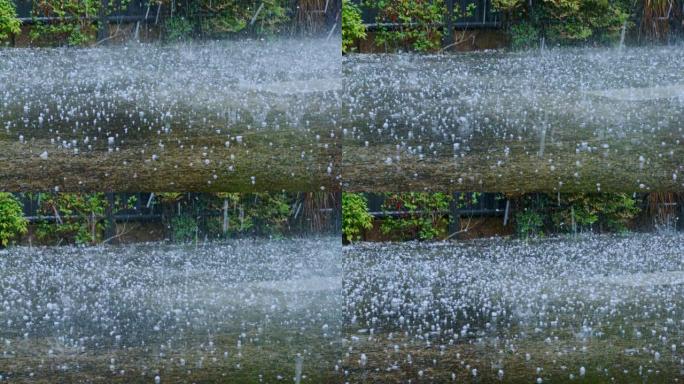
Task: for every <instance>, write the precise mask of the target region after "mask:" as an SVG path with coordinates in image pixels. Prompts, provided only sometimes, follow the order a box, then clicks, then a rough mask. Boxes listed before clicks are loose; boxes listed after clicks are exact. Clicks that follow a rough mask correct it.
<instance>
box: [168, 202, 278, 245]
mask: <svg viewBox="0 0 684 384" xmlns="http://www.w3.org/2000/svg"><path fill="white" fill-rule="evenodd" d="M157 195H158V196H159V197H160V199H159V200H160V202H161V204H162V209H163V210H164V217H165V219H164V221H165V222H166V223H167V225H168V228H169V229H170V230H171V233H170V238H172V239H173V240H174V241H179V242H184V241H190V240H194V239H195V238H196V237H202V238H205V237H206V238H221V237H224V236H231V237H241V236H250V235H253V236H276V237H279V236H281V235H282V234H283V233H284V232H285V231H286V230H287V225H288V219H289V217H290V213H291V201H290V195H288V194H285V193H282V194H279V193H254V194H245V193H216V194H191V193H187V194H181V193H159V194H157ZM224 209H225V210H226V211H225V213H226V218H227V222H226V223H224V222H223V215H211V214H208V213H211V212H212V211H213V212H215V213H218V212H223V211H224ZM224 224H226V228H225V229H226V232H225V233H224V232H223V229H224Z"/></svg>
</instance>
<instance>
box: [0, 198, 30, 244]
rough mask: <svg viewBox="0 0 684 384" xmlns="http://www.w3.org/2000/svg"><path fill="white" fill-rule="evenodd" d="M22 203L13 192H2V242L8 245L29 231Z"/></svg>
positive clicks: (0, 237)
mask: <svg viewBox="0 0 684 384" xmlns="http://www.w3.org/2000/svg"><path fill="white" fill-rule="evenodd" d="M27 226H28V221H27V220H26V218H25V217H24V210H23V209H22V205H21V203H20V202H19V200H17V199H16V198H15V197H14V196H13V195H12V194H11V193H6V192H1V193H0V244H1V245H2V246H3V247H6V246H8V245H9V244H10V242H11V241H12V240H13V239H16V238H17V237H19V236H21V235H23V234H24V233H26V231H27Z"/></svg>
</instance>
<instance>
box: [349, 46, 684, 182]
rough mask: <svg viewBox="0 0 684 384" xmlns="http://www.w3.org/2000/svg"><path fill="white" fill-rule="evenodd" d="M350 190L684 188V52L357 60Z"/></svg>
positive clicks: (352, 74) (352, 69)
mask: <svg viewBox="0 0 684 384" xmlns="http://www.w3.org/2000/svg"><path fill="white" fill-rule="evenodd" d="M342 71H343V77H344V87H343V88H344V92H343V101H342V104H343V106H342V110H343V116H344V122H343V172H342V174H343V185H344V187H345V190H347V189H348V190H354V191H370V190H372V191H392V192H396V191H399V190H405V191H409V190H411V191H417V190H425V189H427V190H445V189H452V190H456V189H457V190H484V191H505V192H518V191H521V192H522V191H556V190H561V191H566V192H588V191H598V190H600V191H621V192H625V191H648V190H658V191H673V190H682V189H683V188H684V174H683V172H684V128H683V126H682V124H681V121H682V120H684V76H682V73H684V47H682V46H668V47H655V48H630V49H625V50H622V51H619V50H617V49H616V50H610V49H560V48H558V49H551V50H546V51H543V52H540V51H531V52H522V53H519V52H476V53H467V54H457V55H412V54H388V55H349V56H345V57H344V58H343V64H342Z"/></svg>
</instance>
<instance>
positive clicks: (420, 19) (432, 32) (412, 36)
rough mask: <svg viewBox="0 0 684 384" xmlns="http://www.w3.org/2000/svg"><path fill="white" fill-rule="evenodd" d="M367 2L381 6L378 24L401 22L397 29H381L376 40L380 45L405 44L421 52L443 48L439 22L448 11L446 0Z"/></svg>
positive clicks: (384, 0)
mask: <svg viewBox="0 0 684 384" xmlns="http://www.w3.org/2000/svg"><path fill="white" fill-rule="evenodd" d="M364 6H367V7H369V8H374V9H377V10H378V15H377V18H376V21H377V22H378V23H379V24H382V23H400V24H402V27H401V28H400V29H397V30H390V29H387V28H385V29H381V30H380V31H379V32H378V35H377V37H376V40H375V41H376V43H377V44H378V45H384V44H388V45H390V46H392V47H398V46H404V48H406V49H412V50H415V51H418V52H426V51H434V50H437V49H439V48H440V46H441V41H442V27H441V25H440V24H441V23H442V20H443V18H444V15H445V13H446V11H447V9H446V5H445V4H444V0H434V1H406V0H366V1H365V2H364Z"/></svg>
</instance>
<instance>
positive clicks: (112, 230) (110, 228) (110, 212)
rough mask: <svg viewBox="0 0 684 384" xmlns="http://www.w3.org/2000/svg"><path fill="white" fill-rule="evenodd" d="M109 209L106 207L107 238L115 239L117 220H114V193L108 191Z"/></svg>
mask: <svg viewBox="0 0 684 384" xmlns="http://www.w3.org/2000/svg"><path fill="white" fill-rule="evenodd" d="M106 195H107V209H105V216H106V221H107V224H106V225H105V239H112V240H113V239H114V237H116V222H115V220H114V193H113V192H107V194H106Z"/></svg>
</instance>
